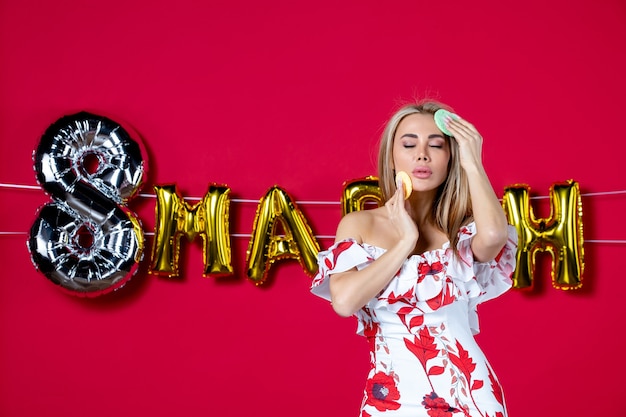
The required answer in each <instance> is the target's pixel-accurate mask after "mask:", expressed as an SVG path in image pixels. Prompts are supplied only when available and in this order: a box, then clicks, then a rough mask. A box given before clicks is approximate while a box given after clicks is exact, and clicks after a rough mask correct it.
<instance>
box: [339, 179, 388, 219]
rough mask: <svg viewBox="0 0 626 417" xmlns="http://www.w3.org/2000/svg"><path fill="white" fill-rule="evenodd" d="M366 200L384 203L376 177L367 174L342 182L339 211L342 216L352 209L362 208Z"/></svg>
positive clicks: (380, 204) (379, 203) (379, 204)
mask: <svg viewBox="0 0 626 417" xmlns="http://www.w3.org/2000/svg"><path fill="white" fill-rule="evenodd" d="M368 201H371V202H375V203H376V204H377V205H378V206H382V205H383V204H384V201H383V195H382V192H381V190H380V187H379V185H378V178H376V177H372V176H367V177H364V178H359V179H355V180H351V181H346V182H344V183H343V194H342V196H341V211H342V214H343V215H344V216H345V215H346V214H348V213H350V212H353V211H359V210H363V209H364V208H365V203H367V202H368Z"/></svg>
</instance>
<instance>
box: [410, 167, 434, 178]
mask: <svg viewBox="0 0 626 417" xmlns="http://www.w3.org/2000/svg"><path fill="white" fill-rule="evenodd" d="M412 173H413V176H414V177H415V178H428V177H430V176H431V175H432V174H433V171H432V170H431V169H430V168H428V167H417V168H415V169H414V170H413V172H412Z"/></svg>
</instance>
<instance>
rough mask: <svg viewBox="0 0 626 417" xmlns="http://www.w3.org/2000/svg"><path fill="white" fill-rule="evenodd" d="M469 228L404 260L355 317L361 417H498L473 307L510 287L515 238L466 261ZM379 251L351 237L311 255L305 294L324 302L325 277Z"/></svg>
mask: <svg viewBox="0 0 626 417" xmlns="http://www.w3.org/2000/svg"><path fill="white" fill-rule="evenodd" d="M475 233H476V227H475V224H474V223H470V224H469V225H467V226H464V227H462V228H461V230H460V231H459V242H458V245H457V248H458V256H457V255H455V254H454V251H453V250H452V248H450V244H449V243H446V244H444V245H443V247H442V248H441V249H436V250H433V251H429V252H425V253H423V254H421V255H413V256H411V257H410V258H408V259H407V260H406V261H405V262H404V264H403V265H402V267H401V269H400V270H399V271H398V272H397V273H396V275H395V277H394V278H393V279H392V280H391V281H390V282H389V284H388V285H387V287H386V288H385V289H384V290H383V291H382V292H381V293H380V294H379V295H378V296H377V297H375V298H373V299H372V300H371V301H370V302H369V303H368V304H367V305H365V306H364V307H363V308H362V309H361V310H359V311H358V312H357V313H356V317H357V319H358V329H357V333H358V334H360V335H363V336H365V337H366V338H367V340H368V342H369V345H370V355H371V370H370V372H369V375H368V377H367V381H366V386H365V393H364V398H363V403H362V405H361V417H366V416H389V417H392V416H407V417H408V416H411V417H418V416H424V417H426V416H430V417H435V416H436V417H455V416H471V417H505V416H506V415H507V413H506V407H505V401H504V397H503V393H502V388H501V387H500V384H499V382H498V380H497V378H496V376H495V374H494V372H493V370H492V369H491V366H490V365H489V363H488V362H487V360H486V358H485V356H484V354H483V352H482V351H481V350H480V348H479V347H478V345H477V344H476V341H475V340H474V334H476V333H478V331H479V328H478V315H477V311H476V308H477V305H478V304H480V303H481V302H483V301H486V300H489V299H492V298H495V297H497V296H499V295H500V294H502V293H503V292H505V291H507V290H508V289H509V288H510V287H511V280H510V277H511V274H512V273H513V270H514V268H515V253H516V248H517V235H516V232H515V229H514V228H513V227H511V226H509V239H508V242H507V244H506V245H505V247H504V248H503V249H502V251H501V252H500V254H499V255H498V256H497V257H496V259H494V260H493V261H491V262H487V263H478V262H474V257H473V254H472V251H471V247H470V243H471V239H472V237H473V236H474V234H475ZM384 252H385V250H384V249H381V248H378V247H375V246H371V245H368V244H358V243H357V242H356V241H354V240H353V239H346V240H343V241H340V242H337V243H335V244H334V245H333V246H332V247H331V248H329V249H328V250H326V251H323V252H320V254H319V256H318V263H319V272H318V274H317V276H316V277H315V278H314V280H313V284H312V287H311V291H312V292H313V293H314V294H316V295H318V296H320V297H323V298H326V299H328V300H330V292H329V279H331V276H332V274H334V273H339V272H344V271H347V270H350V269H352V268H355V267H356V268H357V269H363V268H366V267H367V266H368V265H369V264H370V263H371V262H373V261H374V260H375V259H377V258H378V257H380V256H381V255H382V254H383V253H384Z"/></svg>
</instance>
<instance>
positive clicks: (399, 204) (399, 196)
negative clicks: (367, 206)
mask: <svg viewBox="0 0 626 417" xmlns="http://www.w3.org/2000/svg"><path fill="white" fill-rule="evenodd" d="M396 185H397V189H396V192H395V194H394V195H393V196H392V197H391V198H390V199H389V200H388V201H387V202H386V203H385V208H386V209H387V216H388V218H389V223H391V226H392V227H393V229H394V230H395V232H396V235H397V236H398V244H400V245H402V247H405V248H407V249H408V253H407V255H408V254H409V253H411V252H413V250H414V249H415V245H416V244H417V240H418V239H419V230H418V229H417V225H416V223H415V221H414V220H413V218H411V215H410V214H409V212H408V211H407V208H408V207H409V204H410V203H409V202H408V200H405V199H404V190H403V188H402V187H403V185H402V184H401V183H399V184H396Z"/></svg>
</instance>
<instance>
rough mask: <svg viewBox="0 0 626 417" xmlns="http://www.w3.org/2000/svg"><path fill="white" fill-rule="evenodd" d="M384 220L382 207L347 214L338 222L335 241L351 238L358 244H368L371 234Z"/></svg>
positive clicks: (384, 212) (384, 215)
mask: <svg viewBox="0 0 626 417" xmlns="http://www.w3.org/2000/svg"><path fill="white" fill-rule="evenodd" d="M386 219H387V215H386V210H385V209H384V207H380V208H375V209H369V210H360V211H353V212H351V213H348V214H346V215H345V216H344V217H343V218H342V219H341V221H340V222H339V226H338V227H337V235H336V240H337V241H339V240H343V239H347V238H353V239H355V240H356V241H357V242H358V243H363V242H369V239H370V237H371V236H372V234H373V232H374V231H375V230H377V229H379V228H380V224H381V223H382V222H384V221H386Z"/></svg>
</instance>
